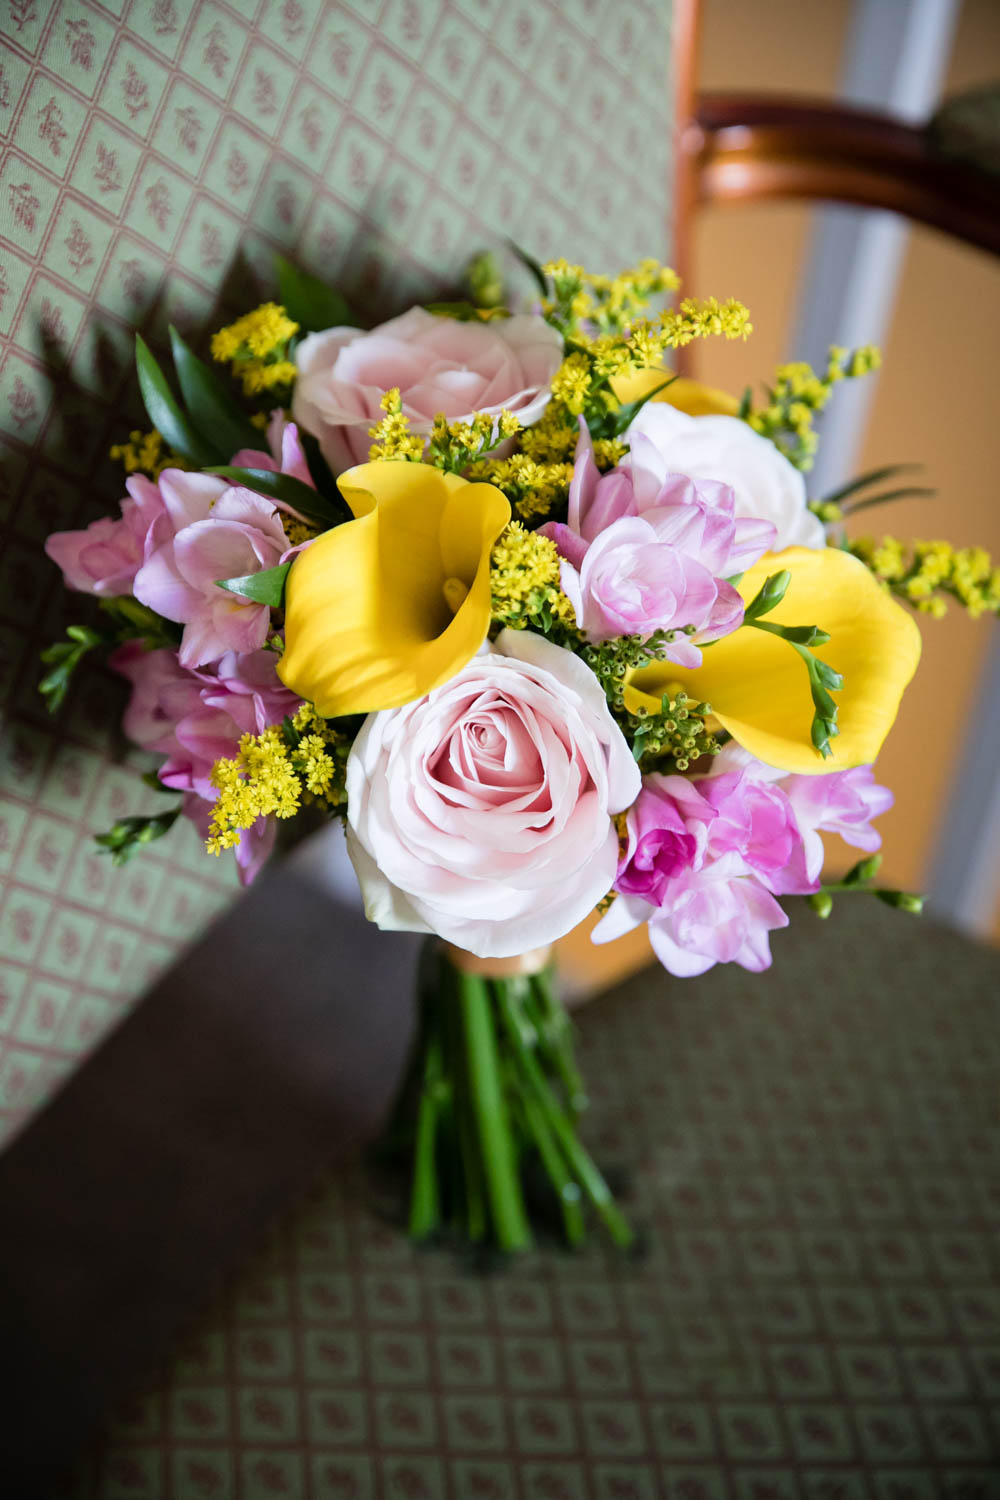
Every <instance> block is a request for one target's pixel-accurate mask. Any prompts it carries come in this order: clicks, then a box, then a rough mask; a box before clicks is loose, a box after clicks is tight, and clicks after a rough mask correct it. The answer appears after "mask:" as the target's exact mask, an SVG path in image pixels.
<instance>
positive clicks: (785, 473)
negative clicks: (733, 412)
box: [626, 401, 826, 552]
mask: <svg viewBox="0 0 1000 1500" xmlns="http://www.w3.org/2000/svg"><path fill="white" fill-rule="evenodd" d="M640 434H641V435H642V436H643V437H644V438H646V439H647V440H648V441H649V443H650V444H651V448H652V451H653V452H655V453H656V454H657V456H658V461H659V463H660V465H661V470H662V473H663V474H664V475H666V474H687V475H688V476H689V477H690V478H691V479H716V480H718V481H719V482H720V483H721V484H725V485H728V486H729V488H730V489H731V490H732V491H733V494H734V497H735V503H736V515H737V516H742V517H754V518H756V519H759V520H764V521H770V522H771V523H772V524H773V526H774V528H775V538H774V541H773V543H772V544H771V550H772V551H774V552H781V551H783V550H784V549H785V548H786V547H824V546H825V545H826V532H825V531H824V529H823V524H822V522H821V521H820V520H819V519H818V518H817V517H816V516H814V515H813V513H812V511H811V510H809V509H808V508H807V504H806V483H805V480H804V478H803V477H802V475H801V473H800V472H799V470H798V469H796V468H795V466H794V464H791V463H789V461H788V459H787V458H786V457H785V455H784V454H783V453H779V452H778V450H777V448H776V447H775V446H774V444H773V443H772V442H771V440H770V439H769V438H766V437H762V436H761V434H760V433H759V432H754V430H753V428H752V427H751V426H750V425H749V423H747V422H744V421H742V420H741V418H739V417H724V416H706V417H690V416H688V414H687V413H686V412H683V411H678V410H677V408H676V407H673V406H668V405H667V404H666V403H665V402H662V401H649V402H647V403H646V405H645V406H644V407H643V408H642V410H641V411H640V412H639V414H638V415H637V416H636V418H635V420H634V421H633V423H632V425H631V426H630V427H629V429H628V432H627V433H626V437H627V439H628V441H629V443H630V444H632V445H633V448H634V447H635V442H636V438H637V437H638V436H639V435H640ZM645 461H646V462H648V460H645ZM627 462H628V460H626V463H627Z"/></svg>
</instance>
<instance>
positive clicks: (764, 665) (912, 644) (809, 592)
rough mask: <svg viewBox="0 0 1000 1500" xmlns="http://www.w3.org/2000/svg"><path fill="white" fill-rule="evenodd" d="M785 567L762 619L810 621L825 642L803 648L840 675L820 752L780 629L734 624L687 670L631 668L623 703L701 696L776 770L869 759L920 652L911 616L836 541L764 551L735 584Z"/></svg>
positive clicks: (817, 769) (749, 585) (800, 678)
mask: <svg viewBox="0 0 1000 1500" xmlns="http://www.w3.org/2000/svg"><path fill="white" fill-rule="evenodd" d="M784 568H787V569H788V571H789V573H790V574H791V582H790V583H789V585H788V589H787V591H786V593H785V597H784V599H783V600H782V601H781V603H780V604H779V605H778V606H777V608H776V609H774V610H772V611H771V613H770V614H768V615H767V616H766V617H765V618H766V619H767V620H769V621H773V622H774V623H775V624H780V625H818V626H819V627H820V628H821V629H822V630H825V631H827V632H828V634H829V636H830V640H829V643H828V644H827V645H825V646H817V647H813V648H811V649H812V650H813V652H814V654H815V655H816V656H817V657H819V658H820V660H822V661H825V662H828V663H829V664H830V666H831V667H833V669H834V670H835V671H837V672H840V673H841V674H842V675H843V678H844V686H843V688H842V689H841V690H840V691H839V692H836V693H834V699H835V701H836V703H837V705H838V710H839V712H838V718H837V725H838V728H839V730H840V733H839V735H838V736H837V737H836V738H835V739H832V740H831V741H830V749H831V751H832V754H831V755H830V756H828V757H826V758H825V759H824V758H823V757H821V756H820V754H819V752H818V751H817V750H816V749H814V747H813V745H812V742H811V739H810V726H811V724H812V717H813V704H812V698H811V696H810V691H809V679H808V674H807V671H806V666H805V663H804V662H803V661H802V659H801V657H800V656H799V653H798V652H797V651H796V650H795V649H794V648H793V647H792V646H791V645H790V644H789V643H788V642H787V641H784V640H782V639H781V638H780V637H779V636H775V635H769V634H768V633H767V632H765V631H763V630H756V629H754V628H753V627H752V626H743V627H741V628H740V629H739V630H736V631H734V632H733V634H732V635H728V636H724V637H723V639H722V640H720V641H716V642H714V643H713V644H712V645H711V646H709V647H707V648H705V650H704V656H703V659H702V665H701V666H700V667H696V668H694V669H691V670H686V669H684V668H680V667H675V666H673V665H672V664H671V663H670V662H657V663H655V665H653V666H649V667H645V668H643V670H642V671H641V672H637V673H635V675H634V676H633V677H632V679H631V681H630V683H629V685H628V687H627V688H626V690H625V705H626V707H627V708H628V709H629V710H630V712H632V713H635V711H636V710H637V709H638V708H639V707H640V706H643V707H645V708H646V709H647V710H648V711H650V712H652V713H658V712H659V711H660V699H661V697H662V694H663V693H665V692H667V691H668V690H669V691H670V692H671V693H673V692H674V691H675V690H676V687H678V686H679V687H682V688H683V689H684V691H685V692H686V693H687V694H688V695H689V696H690V697H692V698H695V699H697V700H698V701H699V702H707V703H710V704H711V705H712V709H713V711H714V713H715V715H716V717H717V718H718V720H719V723H720V724H721V725H722V727H723V729H725V730H727V731H728V732H729V734H731V735H732V737H733V739H734V740H736V741H737V742H738V743H739V744H741V745H742V746H743V747H744V749H746V750H749V751H750V753H751V754H752V755H755V756H756V757H757V759H758V760H762V761H764V762H765V763H766V764H767V765H770V766H777V767H779V768H780V769H781V770H783V771H795V772H798V773H800V774H802V775H805V776H823V775H826V774H828V773H829V772H830V771H843V770H846V769H847V767H849V766H860V765H868V764H869V763H870V762H871V761H873V760H874V759H875V757H876V755H877V754H878V752H879V749H880V747H881V745H882V741H883V740H884V739H885V737H886V735H887V734H888V733H889V730H890V729H891V728H892V724H893V721H894V720H895V717H896V711H897V709H898V708H899V700H900V698H901V697H902V695H903V689H904V688H905V687H906V684H907V683H908V682H909V680H910V678H911V677H912V676H913V674H914V672H915V671H916V668H917V662H918V661H919V660H920V631H919V630H918V629H917V625H916V621H915V620H914V619H913V617H912V616H911V615H909V614H908V613H907V612H906V610H905V609H903V608H902V606H901V605H899V604H897V603H896V602H895V600H894V599H892V598H891V597H890V595H889V594H888V593H887V592H886V591H885V589H883V588H882V586H881V585H880V584H879V583H878V582H877V581H876V580H875V578H873V577H872V575H871V573H870V572H869V571H868V569H867V568H866V567H865V565H864V563H861V562H859V561H858V559H857V558H856V557H851V556H850V554H849V553H847V552H842V551H840V549H839V548H836V547H827V548H819V549H815V550H814V549H811V548H807V547H789V548H788V549H787V550H786V551H784V552H779V553H777V554H771V555H769V556H766V557H763V558H762V559H761V561H760V562H759V563H757V564H756V565H755V566H754V567H752V568H750V569H749V570H748V571H747V572H746V573H745V574H744V575H743V578H742V580H741V582H740V584H739V591H740V593H741V594H742V596H743V598H744V600H745V601H746V602H747V603H749V601H750V600H751V599H752V598H753V597H754V595H755V594H756V593H757V592H758V590H759V589H760V588H761V586H762V584H763V583H764V580H765V579H766V578H767V577H768V576H769V575H771V574H774V573H779V572H781V570H782V569H784Z"/></svg>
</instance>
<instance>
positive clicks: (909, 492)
mask: <svg viewBox="0 0 1000 1500" xmlns="http://www.w3.org/2000/svg"><path fill="white" fill-rule="evenodd" d="M936 494H937V490H931V489H927V488H925V487H924V486H921V485H903V486H902V487H901V488H900V489H898V490H886V491H885V493H884V494H882V495H869V496H868V497H867V498H866V499H864V500H858V501H857V503H856V504H854V505H845V506H844V515H845V516H856V515H857V514H858V513H859V511H862V510H870V509H871V507H872V506H873V505H888V504H889V503H890V501H892V500H930V499H932V498H933V496H935V495H936Z"/></svg>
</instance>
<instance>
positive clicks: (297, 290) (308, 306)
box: [274, 255, 357, 333]
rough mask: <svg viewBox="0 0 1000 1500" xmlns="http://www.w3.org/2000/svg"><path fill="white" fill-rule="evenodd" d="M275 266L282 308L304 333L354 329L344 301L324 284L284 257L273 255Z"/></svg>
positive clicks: (354, 323) (353, 321)
mask: <svg viewBox="0 0 1000 1500" xmlns="http://www.w3.org/2000/svg"><path fill="white" fill-rule="evenodd" d="M274 263H275V268H276V270H277V273H278V292H279V295H280V298H281V303H282V306H283V307H284V309H285V311H286V312H287V314H288V316H289V317H290V318H293V319H294V320H295V322H296V323H298V324H299V325H300V326H301V327H302V328H303V329H304V330H305V331H306V332H307V333H318V332H320V331H322V330H323V329H325V328H342V327H345V326H346V327H349V328H356V327H357V320H356V319H355V318H353V317H352V316H351V313H350V309H349V308H348V306H347V303H346V302H345V301H344V299H343V297H342V296H341V295H340V293H339V292H335V291H334V290H333V288H332V287H330V286H327V284H326V282H325V281H320V279H319V277H318V276H311V275H310V274H309V272H308V271H302V270H300V269H299V267H298V266H295V265H293V264H292V262H291V261H290V260H287V259H286V258H285V256H283V255H276V256H275V258H274Z"/></svg>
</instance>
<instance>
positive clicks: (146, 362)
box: [135, 333, 226, 469]
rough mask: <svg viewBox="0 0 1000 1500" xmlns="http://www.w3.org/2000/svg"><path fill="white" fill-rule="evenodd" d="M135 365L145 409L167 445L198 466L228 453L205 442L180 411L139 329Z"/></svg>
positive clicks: (200, 467)
mask: <svg viewBox="0 0 1000 1500" xmlns="http://www.w3.org/2000/svg"><path fill="white" fill-rule="evenodd" d="M135 365H136V369H137V371H138V373H139V389H140V390H141V391H142V399H143V403H144V404H145V407H146V413H147V415H148V417H149V420H150V421H151V422H152V424H153V426H154V427H155V428H156V430H157V432H158V433H159V434H160V436H161V437H162V438H163V441H164V442H165V443H166V445H167V447H168V448H173V450H174V452H175V453H179V454H180V455H181V457H182V458H186V459H187V460H188V462H189V463H192V464H194V465H195V466H196V467H197V468H199V469H203V468H205V467H206V465H207V464H211V463H214V462H215V461H216V459H217V458H219V457H220V455H221V456H222V457H223V458H224V457H225V456H226V455H225V454H224V453H222V450H221V449H217V448H216V447H215V446H214V445H212V444H209V443H206V442H205V441H204V439H203V438H202V437H201V435H200V434H199V433H198V432H197V431H196V430H195V428H194V427H193V426H192V425H191V423H190V422H189V421H188V419H187V417H186V416H185V415H184V413H183V412H182V411H181V409H180V407H179V405H178V404H177V401H176V399H175V398H174V395H173V392H172V391H171V389H170V387H169V385H168V384H167V380H166V376H165V375H164V373H163V371H162V370H161V369H160V367H159V365H158V364H157V363H156V360H155V359H154V358H153V355H152V353H151V351H150V348H149V345H148V344H147V343H146V341H145V339H144V338H143V337H142V335H141V334H138V333H137V334H136V336H135Z"/></svg>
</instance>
